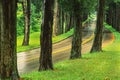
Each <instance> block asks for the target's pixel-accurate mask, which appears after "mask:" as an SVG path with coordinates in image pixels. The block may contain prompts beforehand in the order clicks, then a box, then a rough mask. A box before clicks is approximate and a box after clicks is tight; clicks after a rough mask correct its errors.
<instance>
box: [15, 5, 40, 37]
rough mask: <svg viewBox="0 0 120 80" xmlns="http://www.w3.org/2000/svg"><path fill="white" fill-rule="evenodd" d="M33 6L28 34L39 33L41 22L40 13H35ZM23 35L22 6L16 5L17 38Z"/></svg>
mask: <svg viewBox="0 0 120 80" xmlns="http://www.w3.org/2000/svg"><path fill="white" fill-rule="evenodd" d="M35 10H36V7H35V5H33V4H32V5H31V13H30V14H31V24H30V25H31V27H30V28H31V29H30V32H31V33H33V32H39V31H40V25H41V21H42V12H39V13H36V12H35ZM23 34H24V16H23V9H22V5H21V4H20V3H18V10H17V36H20V35H23Z"/></svg>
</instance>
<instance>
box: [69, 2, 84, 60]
mask: <svg viewBox="0 0 120 80" xmlns="http://www.w3.org/2000/svg"><path fill="white" fill-rule="evenodd" d="M74 4H75V7H74V16H75V17H74V18H75V24H76V25H75V26H74V34H73V40H72V49H71V56H70V58H71V59H74V58H80V57H81V48H82V46H81V45H82V14H80V13H79V10H80V9H79V3H74ZM81 12H82V11H81Z"/></svg>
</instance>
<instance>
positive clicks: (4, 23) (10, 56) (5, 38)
mask: <svg viewBox="0 0 120 80" xmlns="http://www.w3.org/2000/svg"><path fill="white" fill-rule="evenodd" d="M6 4H7V5H6ZM16 5H17V0H0V8H1V9H0V10H1V13H0V15H1V18H0V22H1V24H0V25H1V42H0V43H1V46H2V47H1V60H0V61H1V62H0V63H1V67H0V68H1V69H0V70H1V71H0V79H1V80H18V78H19V75H18V70H17V55H16V8H17V7H16Z"/></svg>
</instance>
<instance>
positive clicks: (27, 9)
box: [22, 0, 30, 46]
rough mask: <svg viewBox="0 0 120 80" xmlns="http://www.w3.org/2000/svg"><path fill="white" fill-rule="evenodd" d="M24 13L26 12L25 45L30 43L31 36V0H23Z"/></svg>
mask: <svg viewBox="0 0 120 80" xmlns="http://www.w3.org/2000/svg"><path fill="white" fill-rule="evenodd" d="M22 6H23V14H24V39H23V43H22V45H23V46H27V45H29V36H30V0H23V2H22Z"/></svg>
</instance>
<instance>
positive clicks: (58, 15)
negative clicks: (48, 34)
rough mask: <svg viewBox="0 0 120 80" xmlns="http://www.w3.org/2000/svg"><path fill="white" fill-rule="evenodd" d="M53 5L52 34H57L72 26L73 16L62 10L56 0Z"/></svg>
mask: <svg viewBox="0 0 120 80" xmlns="http://www.w3.org/2000/svg"><path fill="white" fill-rule="evenodd" d="M54 6H55V8H54V24H53V36H57V35H60V34H63V33H66V32H68V31H70V29H71V28H72V27H73V26H74V25H73V24H74V17H73V15H71V14H68V13H65V12H63V10H62V8H61V7H60V5H59V3H58V0H55V4H54Z"/></svg>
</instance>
